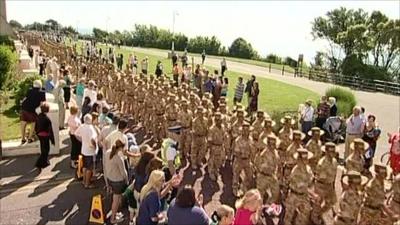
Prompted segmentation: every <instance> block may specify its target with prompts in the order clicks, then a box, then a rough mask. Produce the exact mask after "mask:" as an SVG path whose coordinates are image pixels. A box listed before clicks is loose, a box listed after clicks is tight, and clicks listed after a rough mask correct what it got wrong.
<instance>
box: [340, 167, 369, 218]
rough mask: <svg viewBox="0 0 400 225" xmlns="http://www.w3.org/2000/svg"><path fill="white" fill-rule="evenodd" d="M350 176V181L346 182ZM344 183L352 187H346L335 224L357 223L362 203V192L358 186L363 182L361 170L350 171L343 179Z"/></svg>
mask: <svg viewBox="0 0 400 225" xmlns="http://www.w3.org/2000/svg"><path fill="white" fill-rule="evenodd" d="M346 178H348V182H346ZM343 183H345V184H347V185H349V184H350V187H349V188H348V189H346V190H345V191H344V192H343V193H342V196H341V197H340V200H339V212H338V213H337V215H336V216H335V220H334V223H333V224H334V225H356V224H357V217H358V213H359V210H360V207H361V204H362V193H361V192H360V191H358V186H359V185H360V184H363V183H365V182H363V179H362V176H361V174H360V173H359V172H356V171H349V172H348V173H347V175H346V176H345V177H344V179H343Z"/></svg>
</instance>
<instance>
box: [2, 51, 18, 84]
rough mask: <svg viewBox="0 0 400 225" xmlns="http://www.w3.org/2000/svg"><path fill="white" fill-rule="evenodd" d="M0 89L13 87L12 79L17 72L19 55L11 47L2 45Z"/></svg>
mask: <svg viewBox="0 0 400 225" xmlns="http://www.w3.org/2000/svg"><path fill="white" fill-rule="evenodd" d="M0 62H1V63H0V90H5V89H9V88H11V87H10V86H11V79H12V77H13V75H14V74H15V73H16V72H17V70H16V69H17V63H18V57H17V54H16V53H15V52H13V51H12V50H11V48H10V47H8V46H6V45H0Z"/></svg>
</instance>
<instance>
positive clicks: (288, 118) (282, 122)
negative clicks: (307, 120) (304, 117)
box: [281, 116, 296, 125]
mask: <svg viewBox="0 0 400 225" xmlns="http://www.w3.org/2000/svg"><path fill="white" fill-rule="evenodd" d="M286 123H290V124H291V125H294V124H295V123H296V121H295V120H294V119H292V117H291V116H285V117H283V118H281V124H286Z"/></svg>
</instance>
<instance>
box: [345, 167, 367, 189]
mask: <svg viewBox="0 0 400 225" xmlns="http://www.w3.org/2000/svg"><path fill="white" fill-rule="evenodd" d="M342 182H343V183H344V184H346V185H349V183H354V184H361V185H363V186H364V185H365V184H366V183H367V182H368V178H367V177H366V176H363V175H361V173H359V172H357V171H354V170H351V171H349V172H347V173H346V174H345V175H344V177H343V179H342Z"/></svg>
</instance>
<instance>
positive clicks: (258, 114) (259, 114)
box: [257, 110, 265, 117]
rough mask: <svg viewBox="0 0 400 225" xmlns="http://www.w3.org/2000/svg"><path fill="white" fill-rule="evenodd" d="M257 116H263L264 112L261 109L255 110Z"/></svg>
mask: <svg viewBox="0 0 400 225" xmlns="http://www.w3.org/2000/svg"><path fill="white" fill-rule="evenodd" d="M257 117H265V113H264V111H262V110H258V111H257Z"/></svg>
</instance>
